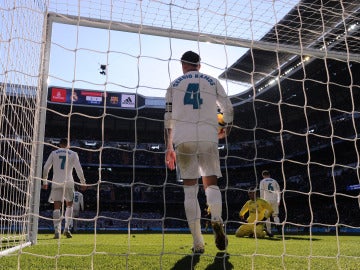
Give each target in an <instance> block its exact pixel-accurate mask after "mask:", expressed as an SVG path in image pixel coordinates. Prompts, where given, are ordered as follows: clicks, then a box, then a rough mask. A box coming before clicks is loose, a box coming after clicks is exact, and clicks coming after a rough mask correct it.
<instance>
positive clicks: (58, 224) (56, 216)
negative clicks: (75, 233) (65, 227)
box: [53, 209, 61, 233]
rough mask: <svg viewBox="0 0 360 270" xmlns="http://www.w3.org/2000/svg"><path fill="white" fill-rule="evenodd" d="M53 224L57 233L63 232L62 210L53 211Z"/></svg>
mask: <svg viewBox="0 0 360 270" xmlns="http://www.w3.org/2000/svg"><path fill="white" fill-rule="evenodd" d="M53 223H54V229H55V233H60V231H61V220H60V209H56V210H54V211H53Z"/></svg>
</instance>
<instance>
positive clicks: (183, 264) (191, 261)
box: [171, 254, 200, 270]
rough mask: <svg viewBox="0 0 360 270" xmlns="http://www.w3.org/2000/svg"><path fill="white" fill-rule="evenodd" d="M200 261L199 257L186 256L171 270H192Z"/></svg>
mask: <svg viewBox="0 0 360 270" xmlns="http://www.w3.org/2000/svg"><path fill="white" fill-rule="evenodd" d="M199 261H200V255H197V254H194V255H186V256H185V257H183V258H182V259H180V260H178V261H177V262H176V263H175V265H174V266H173V267H172V268H171V270H184V269H186V270H193V269H194V268H195V266H196V265H197V264H198V263H199Z"/></svg>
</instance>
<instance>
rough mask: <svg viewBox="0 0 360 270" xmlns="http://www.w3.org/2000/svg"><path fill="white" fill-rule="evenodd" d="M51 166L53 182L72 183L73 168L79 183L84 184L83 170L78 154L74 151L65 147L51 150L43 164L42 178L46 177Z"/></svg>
mask: <svg viewBox="0 0 360 270" xmlns="http://www.w3.org/2000/svg"><path fill="white" fill-rule="evenodd" d="M51 167H52V168H53V178H52V183H53V184H55V185H56V183H59V184H63V183H66V184H67V185H69V186H71V185H74V178H73V169H74V168H75V170H76V174H77V176H78V177H79V179H80V181H81V183H83V184H85V177H84V172H83V170H82V168H81V164H80V161H79V156H78V154H77V153H76V152H74V151H72V150H70V149H65V148H60V149H58V150H54V151H52V152H51V154H50V155H49V157H48V159H47V161H46V163H45V165H44V172H43V178H44V179H47V178H48V175H49V171H50V169H51Z"/></svg>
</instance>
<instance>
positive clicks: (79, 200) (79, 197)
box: [73, 191, 84, 212]
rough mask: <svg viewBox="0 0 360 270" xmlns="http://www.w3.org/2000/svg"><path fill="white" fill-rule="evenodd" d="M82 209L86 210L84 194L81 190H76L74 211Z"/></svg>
mask: <svg viewBox="0 0 360 270" xmlns="http://www.w3.org/2000/svg"><path fill="white" fill-rule="evenodd" d="M80 210H84V196H83V194H82V193H81V192H79V191H75V192H74V200H73V211H74V212H75V211H77V212H79V211H80Z"/></svg>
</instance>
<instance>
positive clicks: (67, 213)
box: [64, 206, 73, 231]
mask: <svg viewBox="0 0 360 270" xmlns="http://www.w3.org/2000/svg"><path fill="white" fill-rule="evenodd" d="M72 212H73V208H72V206H71V207H69V206H68V207H66V211H65V228H64V230H65V231H68V230H69V227H70V224H71V218H72Z"/></svg>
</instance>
